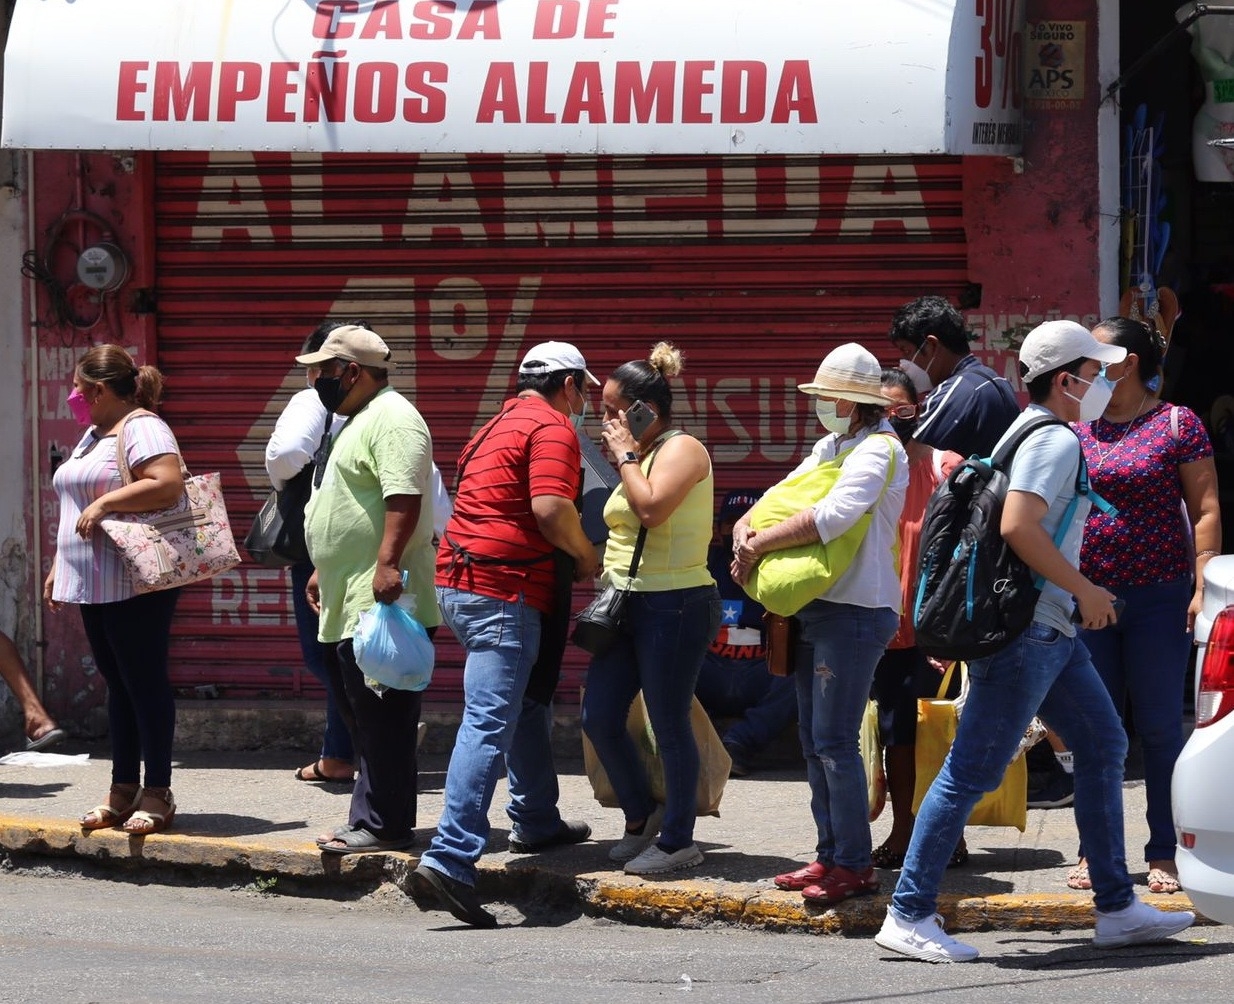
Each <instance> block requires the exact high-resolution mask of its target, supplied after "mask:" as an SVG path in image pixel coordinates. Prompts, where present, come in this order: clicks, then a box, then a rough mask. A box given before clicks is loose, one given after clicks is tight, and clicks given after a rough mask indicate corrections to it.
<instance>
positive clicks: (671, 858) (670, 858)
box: [626, 844, 703, 875]
mask: <svg viewBox="0 0 1234 1004" xmlns="http://www.w3.org/2000/svg"><path fill="white" fill-rule="evenodd" d="M702 863H703V852H702V851H700V850H699V849H698V844H691V845H690V846H689V847H683V848H682V849H681V850H679V851H673V853H672V854H669V853H668V852H667V851H662V850H660V848H659V847H658V846H657V845H656V844H652V845H651V846H650V847H648V848H647V849H646V850H645V851H643V853H642V854H640V855H639V856H638V857H636V858H634V859H633V860H631V861H627V862H626V874H627V875H663V874H664V873H665V872H675V871H679V870H680V869H682V868H693V867H694V866H695V865H700V864H702Z"/></svg>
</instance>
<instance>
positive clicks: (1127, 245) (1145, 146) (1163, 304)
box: [1118, 105, 1181, 345]
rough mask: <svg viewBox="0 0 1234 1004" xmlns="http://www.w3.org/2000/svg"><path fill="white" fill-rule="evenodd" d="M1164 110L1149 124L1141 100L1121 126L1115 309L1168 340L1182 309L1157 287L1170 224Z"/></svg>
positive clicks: (1173, 296) (1174, 298)
mask: <svg viewBox="0 0 1234 1004" xmlns="http://www.w3.org/2000/svg"><path fill="white" fill-rule="evenodd" d="M1164 122H1165V115H1164V113H1162V114H1160V115H1158V116H1157V117H1156V118H1155V119H1154V120H1153V122H1152V124H1151V125H1150V124H1149V122H1148V108H1147V106H1145V105H1140V106H1138V107H1137V108H1136V110H1135V113H1134V115H1133V116H1132V121H1131V124H1130V125H1128V126H1125V127H1124V128H1123V160H1122V165H1121V166H1122V185H1121V190H1122V212H1121V218H1122V237H1121V245H1122V246H1121V256H1120V262H1119V264H1120V274H1119V280H1120V281H1119V288H1120V289H1121V290H1122V297H1121V298H1120V299H1119V303H1118V312H1119V313H1120V314H1122V315H1123V316H1124V317H1130V318H1133V319H1134V320H1137V321H1145V322H1147V323H1148V324H1150V325H1151V326H1152V327H1154V328H1155V329H1156V330H1157V331H1159V332H1160V333H1161V336H1162V338H1164V339H1165V341H1166V344H1167V345H1168V344H1169V341H1170V335H1171V334H1172V333H1173V330H1174V322H1175V321H1177V320H1178V317H1179V314H1180V313H1181V310H1180V308H1179V304H1178V296H1177V295H1176V294H1175V293H1174V291H1173V290H1172V289H1170V288H1168V287H1159V286H1158V285H1157V277H1158V275H1159V273H1160V272H1161V264H1162V261H1163V260H1164V259H1165V252H1166V249H1167V248H1168V247H1169V245H1170V224H1169V222H1168V221H1167V220H1163V219H1161V214H1162V211H1163V210H1164V209H1165V208H1166V204H1167V201H1168V199H1167V196H1166V194H1165V193H1164V192H1162V191H1161V154H1162V152H1163V150H1164V129H1163V126H1164Z"/></svg>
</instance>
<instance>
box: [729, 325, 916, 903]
mask: <svg viewBox="0 0 1234 1004" xmlns="http://www.w3.org/2000/svg"><path fill="white" fill-rule="evenodd" d="M881 377H882V369H881V367H880V366H879V363H878V360H877V359H876V358H875V357H874V356H873V355H872V354H871V353H870V352H869V351H867V350H866V349H864V348H862V347H861V346H860V345H857V344H855V343H849V344H847V345H841V346H840V347H839V348H837V349H834V350H832V351H831V352H830V353H828V354H827V357H826V358H825V359H823V361H822V363H821V364H820V365H819V367H818V372H817V373H816V374H815V377H814V380H813V381H812V382H810V383H805V384H799V385H798V389H799V390H801V391H802V392H803V393H804V394H807V395H809V397H810V398H812V399H813V400H814V407H815V414H816V415H817V417H818V420H819V422H820V423H821V424H822V426H823V428H824V429H825V430H826V432H827V435H825V436H824V437H823V438H822V439H821V440H819V441H818V442H817V443H816V444H815V445H814V448H813V449H812V450H811V451H810V454H809V456H807V457H806V458H805V460H803V461H802V462H801V464H800V465H799V466H798V467H797V469H796V470H795V471H793V473H792V474H790V475H789V476H788V477H787V478H785V479H784V480H783V481H781V482H780V483H779V484H778V485H776V486H773V487H772V488H771V489H769V490H768V492H767V494H766V496H765V497H764V498H765V500H767V499H770V500H774V499H775V497H776V495H777V489H781V488H783V487H784V486H787V485H789V484H790V483H792V484H794V485H801V484H803V483H804V484H808V483H811V482H810V481H809V480H808V479H805V480H803V478H802V476H805V475H807V474H809V473H810V472H814V473H817V474H818V475H820V476H819V477H818V479H817V483H818V484H819V486H820V487H819V489H818V493H817V495H816V497H815V498H813V500H812V501H811V503H810V504H808V505H807V506H806V507H805V508H803V509H801V510H800V511H798V512H796V513H795V514H793V515H790V516H788V517H787V518H785V519H782V520H780V521H778V522H776V523H774V524H772V525H767V524H764V523H762V522H761V520H760V519H759V518H758V510H759V507H757V506H756V507H755V509H754V510H752V511H751V512H750V513H747V514H746V515H745V516H743V517H742V518H741V519H740V520H738V521H737V524H736V525H735V526H734V528H733V578H734V579H736V581H737V582H739V583H742V584H743V585H744V584H746V583H747V582H749V581H750V579H751V575H752V573H754V572H755V570H756V566H759V567H758V577H759V578H762V577H764V576H765V575H766V574H767V572H766V567H765V566H766V564H767V558H766V556H767V555H775V553H776V552H779V551H785V550H787V549H790V548H797V547H798V546H799V545H818V544H834V545H835V546H833V547H832V548H830V550H829V555H830V553H831V552H835V555H838V554H839V552H840V551H841V550H845V551H851V560H850V561H849V563H848V564H847V567H844V568H843V569H834V568H833V569H832V570H831V571H832V573H833V574H834V577H833V578H831V579H830V580H829V585H824V586H821V587H820V591H819V595H817V596H816V597H815V598H813V599H811V600H810V601H809V602H807V603H806V605H805V606H804V607H802V608H801V609H799V610H798V611H797V613H796V614H795V616H794V620H795V621H796V623H797V626H798V628H799V640H798V642H797V647H796V651H795V679H796V683H797V703H798V711H799V714H798V722H799V729H800V733H801V744H802V750H803V752H804V753H805V758H806V769H807V777H808V780H809V783H810V793H811V798H810V806H811V810H812V811H813V814H814V821H815V825H816V826H817V829H818V846H817V852H816V855H815V860H814V861H812V862H811V863H809V864H807V865H805V866H804V867H802V868H799V869H797V870H796V871H793V872H789V873H786V874H783V875H778V876H776V878H775V883H776V885H777V886H778V887H779V888H781V889H789V890H796V891H800V892H801V894H802V896H803V897H804V898H805V899H806V900H807V901H809V902H812V903H817V904H821V905H827V904H832V903H838V902H840V901H842V900H845V899H848V898H850V897H852V896H862V895H868V894H870V893H873V892H875V891H877V889H878V879H877V877H876V876H875V873H874V867H873V865H872V863H871V860H870V853H871V840H870V823H869V807H868V800H867V799H868V796H867V791H866V781H865V771H864V769H863V766H862V761H861V754H860V752H859V748H858V733H859V730H860V726H861V719H862V715H863V714H864V712H865V707H866V702H867V701H868V700H869V697H870V683H871V680H872V679H873V676H874V667H875V665H876V664H877V663H878V661H879V659H880V658H881V656H882V654H883V650H884V649H885V648H886V646H887V643H888V642H889V641H890V640H891V638H892V636H893V635H894V634H895V633H896V629H897V627H898V626H899V622H900V618H899V610H900V570H899V568H898V567H897V566H896V562H895V558H894V553H895V542H896V532H897V523H898V521H899V518H900V511H901V509H902V508H903V506H904V494H905V490H906V488H907V485H908V458H907V456H906V455H905V453H904V448H903V447H902V446H901V445H900V441H899V439H898V438H897V437H896V435H895V433H894V431H893V430H892V427H891V425H890V424H889V423H888V421H887V407H888V405H889V404H891V401H890V399H889V398H887V397H886V396H885V395H884V394H883V389H882V383H881ZM827 485H829V486H827ZM780 494H781V497H783V495H784V492H781V493H780ZM867 517H868V518H867ZM863 526H864V529H862V527H863ZM756 527H757V529H756ZM853 533H858V534H860V540H859V543H858V544H857V546H856V549H855V550H851V548H850V547H848V546H847V545H841V544H840V543H839V541H840V538H842V537H846V535H849V534H853ZM847 539H848V540H849V541H850V542H851V541H852V539H853V538H852V537H848V538H847ZM835 555H831V556H832V557H833V559H834V557H835ZM840 560H841V562H842V559H840ZM837 573H838V574H837ZM755 598H759V597H758V596H757V595H755Z"/></svg>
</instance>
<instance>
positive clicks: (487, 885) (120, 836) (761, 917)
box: [0, 816, 1207, 935]
mask: <svg viewBox="0 0 1234 1004" xmlns="http://www.w3.org/2000/svg"><path fill="white" fill-rule="evenodd" d="M0 850H4V851H6V852H9V853H18V854H32V855H39V856H47V857H75V858H80V859H84V860H89V861H91V862H93V863H95V864H98V865H102V866H110V867H119V868H143V867H161V868H173V869H188V870H192V871H197V872H203V873H209V874H215V875H228V874H232V875H242V876H245V877H248V878H254V879H256V878H271V877H278V878H286V879H293V880H297V881H301V882H308V883H343V884H353V883H364V882H383V881H384V882H392V883H394V884H395V885H397V886H398V887H399V888H400V889H402V890H403V891H404V892H406V893H408V894H410V888H411V883H410V876H411V871H412V869H414V868H415V866H416V864H417V863H418V860H419V859H418V857H417V856H416V855H414V854H408V853H404V852H388V853H378V854H357V855H333V854H326V853H323V852H321V851H320V850H318V849H317V848H316V847H315V846H314V845H312V844H305V845H304V846H303V847H293V848H287V849H281V850H280V849H275V848H271V847H269V846H266V845H262V844H257V843H246V842H243V841H239V840H235V839H232V838H225V837H207V836H194V835H186V834H179V833H174V832H172V833H160V834H158V835H157V836H154V837H152V838H147V837H142V836H133V835H130V834H127V833H124V832H123V831H122V830H118V829H105V830H93V831H86V830H83V829H82V828H81V827H80V826H78V825H77V824H76V823H71V822H68V821H65V820H47V819H42V818H35V817H21V816H4V817H0ZM479 873H480V874H479V881H478V886H479V890H480V892H481V893H482V894H483V895H485V896H488V897H493V898H503V897H510V898H515V899H517V898H525V897H527V896H529V895H530V896H535V895H539V894H542V893H544V892H551V893H552V894H553V895H554V896H558V897H561V898H563V899H569V900H573V901H575V902H577V903H578V904H579V905H580V906H581V907H582V909H583V910H584V911H585V912H586V913H589V914H592V915H595V916H603V917H609V918H612V919H614V920H621V921H625V922H627V923H633V924H643V925H647V926H653V927H704V926H707V925H709V924H723V925H731V926H740V927H749V928H757V929H761V930H767V931H796V932H801V933H811V934H849V935H861V934H865V935H870V934H874V933H876V932H877V931H878V929H879V927H881V926H882V923H883V918H884V916H885V915H886V911H887V903H888V900H889V897H888V896H887V895H878V896H867V897H861V898H859V899H854V900H850V901H848V902H846V903H842V904H840V905H839V906H836V907H833V908H832V909H829V910H818V909H815V908H812V907H808V906H807V905H806V904H805V902H804V901H803V900H802V898H801V897H800V895H798V894H796V893H790V892H782V891H780V890H778V889H769V888H767V887H766V885H764V884H762V883H737V882H725V881H722V880H716V881H700V880H697V879H690V878H682V879H679V880H675V881H661V882H649V881H646V880H644V879H640V878H638V877H635V876H626V875H623V874H621V873H620V872H618V873H613V872H607V871H605V872H589V873H583V874H574V873H572V872H566V871H561V870H558V869H554V868H552V867H544V865H542V864H541V863H540V862H538V861H535V862H533V861H531V860H529V859H520V860H518V861H517V862H512V863H510V864H509V865H507V864H504V863H498V864H490V865H481V866H480V869H479ZM1142 899H1144V901H1145V902H1147V903H1151V904H1152V905H1153V906H1155V907H1157V908H1158V909H1162V910H1188V909H1192V907H1191V903H1190V901H1189V900H1188V899H1187V897H1186V895H1185V894H1182V893H1179V894H1176V895H1173V896H1167V895H1153V894H1146V895H1144V896H1142ZM939 912H940V913H941V914H942V915H943V917H944V919H945V921H946V923H947V929H948V930H949V931H952V932H955V931H989V930H1004V931H1029V930H1060V929H1082V928H1091V927H1092V926H1093V921H1094V916H1093V905H1092V897H1091V896H1088V895H1079V894H1065V893H1058V894H1042V893H1038V894H1000V895H992V896H984V897H966V896H958V895H949V896H942V897H940V898H939ZM1200 922H1201V923H1206V922H1207V921H1206V920H1205V919H1204V918H1202V917H1201V918H1200Z"/></svg>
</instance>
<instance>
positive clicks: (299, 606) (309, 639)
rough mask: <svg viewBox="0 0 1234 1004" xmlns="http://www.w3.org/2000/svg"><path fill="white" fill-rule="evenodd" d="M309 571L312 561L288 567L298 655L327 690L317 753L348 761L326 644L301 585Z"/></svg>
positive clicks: (351, 753)
mask: <svg viewBox="0 0 1234 1004" xmlns="http://www.w3.org/2000/svg"><path fill="white" fill-rule="evenodd" d="M312 574H313V565H312V562H308V561H301V562H297V563H296V564H294V565H292V566H291V603H292V609H293V610H294V611H295V614H296V633H297V634H298V635H299V636H300V656H301V658H303V659H304V667H305V669H307V670H308V671H309V672H310V673H312V674H313V676H315V677H316V678H317V679H318V680H320V681H321V685H322V686H323V687H325V689H326V734H325V735H324V736H322V739H321V752H320V753H319V754H318V756H319V757H327V758H329V759H331V760H346V761H347V762H349V763H350V762H351V761H353V760H354V759H355V748H354V747H353V745H352V741H351V733H350V732H348V731H347V722H346V721H344V719H343V716H342V715H341V714H340V713H339V708H338V698H337V697H336V696H335V693H334V684H333V683H332V682H331V680H330V673H329V672H328V671H327V669H326V663H325V655H324V654H323V650H324V648H325V646H324V645H323V644H322V643H321V642H319V641H318V640H317V615H316V614H315V613H313V608H312V607H310V606H309V603H308V597H307V596H305V595H304V587H305V586H307V585H308V580H309V576H311V575H312Z"/></svg>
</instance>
